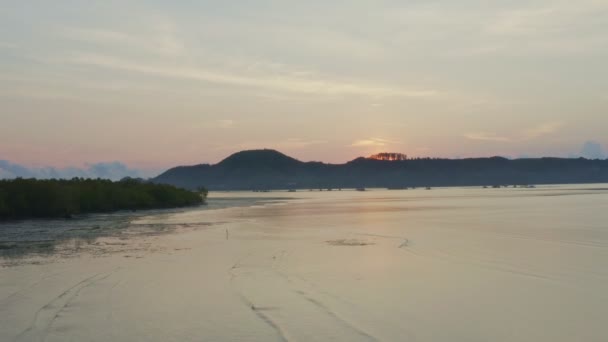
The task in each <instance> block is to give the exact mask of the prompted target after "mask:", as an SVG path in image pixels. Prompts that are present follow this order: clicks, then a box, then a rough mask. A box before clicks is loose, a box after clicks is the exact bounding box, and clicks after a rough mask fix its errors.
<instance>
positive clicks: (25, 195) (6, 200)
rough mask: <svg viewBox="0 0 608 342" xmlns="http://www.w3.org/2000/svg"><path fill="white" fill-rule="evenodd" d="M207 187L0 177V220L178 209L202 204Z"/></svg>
mask: <svg viewBox="0 0 608 342" xmlns="http://www.w3.org/2000/svg"><path fill="white" fill-rule="evenodd" d="M206 196H207V190H206V189H205V188H200V189H198V191H196V192H193V191H189V190H185V189H180V188H177V187H175V186H172V185H165V184H154V183H148V182H143V181H141V180H137V179H130V178H129V179H123V180H121V181H118V182H113V181H110V180H105V179H83V178H73V179H71V180H60V179H50V180H39V179H23V178H17V179H12V180H0V220H7V219H21V218H59V217H65V218H69V217H72V216H73V215H76V214H83V213H100V212H112V211H118V210H139V209H161V208H177V207H184V206H190V205H196V204H201V203H203V202H204V200H205V198H206Z"/></svg>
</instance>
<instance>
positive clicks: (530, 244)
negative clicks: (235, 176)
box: [0, 184, 608, 342]
mask: <svg viewBox="0 0 608 342" xmlns="http://www.w3.org/2000/svg"><path fill="white" fill-rule="evenodd" d="M255 195H256V196H257V197H261V198H262V199H263V198H266V199H267V200H268V202H269V203H264V201H260V200H259V199H258V200H256V202H255V203H251V202H247V201H248V199H247V198H249V197H251V196H252V194H251V193H225V194H214V196H217V198H222V199H223V200H228V199H230V200H232V201H237V202H239V201H240V203H248V204H247V205H243V206H239V207H230V206H224V208H223V209H217V210H208V209H202V208H198V209H189V210H185V211H180V212H173V213H162V214H159V213H153V214H152V215H144V216H140V217H136V218H133V219H130V220H128V223H126V228H125V229H127V230H129V229H135V228H136V227H143V226H146V227H160V226H162V227H173V228H172V229H171V230H170V231H169V232H168V233H165V234H133V235H132V236H128V237H123V238H117V237H116V236H113V235H111V234H110V235H107V236H103V237H100V238H99V239H96V240H95V241H94V242H92V243H85V244H83V245H81V246H79V248H78V249H73V250H72V253H69V254H68V255H66V256H65V257H64V258H61V259H56V257H55V256H53V255H49V256H48V257H46V259H47V260H50V261H49V262H46V263H45V262H41V263H40V264H32V263H26V262H23V263H21V262H17V263H15V262H13V263H12V264H11V265H8V266H11V267H5V268H2V269H0V317H7V319H5V320H1V321H0V340H2V341H4V340H6V341H11V340H20V341H29V340H32V341H33V340H48V341H65V340H96V341H107V340H114V341H129V340H137V339H139V340H149V341H168V340H176V341H183V340H213V341H240V340H252V341H272V340H278V341H281V340H282V341H286V340H287V341H290V340H302V341H308V340H317V341H326V340H334V341H335V340H339V341H358V340H365V341H369V340H374V341H375V340H380V341H397V340H398V341H467V342H469V341H551V342H554V341H606V340H608V330H607V329H608V328H606V317H608V294H606V289H607V288H608V267H606V265H608V224H607V223H606V222H608V185H601V184H600V185H562V186H546V187H539V188H535V189H513V188H503V189H480V188H449V189H433V190H430V191H428V190H424V189H417V190H395V191H388V190H372V191H366V192H356V191H341V192H340V191H333V192H318V191H317V192H308V191H301V192H297V193H269V194H259V195H258V194H255ZM283 196H284V197H290V199H283V200H281V199H279V198H280V197H283ZM212 201H213V197H211V199H210V203H212ZM39 257H40V256H39ZM44 258H45V257H44V256H43V259H44ZM36 260H38V261H40V258H38V259H36Z"/></svg>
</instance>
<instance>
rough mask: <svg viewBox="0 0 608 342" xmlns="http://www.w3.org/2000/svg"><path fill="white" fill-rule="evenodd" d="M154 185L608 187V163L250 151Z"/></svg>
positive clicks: (171, 174) (173, 172)
mask: <svg viewBox="0 0 608 342" xmlns="http://www.w3.org/2000/svg"><path fill="white" fill-rule="evenodd" d="M152 181H153V182H156V183H167V184H172V185H175V186H179V187H185V188H189V189H195V188H197V187H199V186H205V187H207V188H208V189H210V190H248V189H290V188H299V189H309V188H354V187H411V186H465V185H495V184H500V185H507V184H509V185H513V184H559V183H600V182H608V160H589V159H584V158H578V159H565V158H535V159H515V160H509V159H506V158H502V157H492V158H469V159H430V158H423V159H409V160H400V161H385V160H374V159H367V158H357V159H355V160H352V161H350V162H348V163H346V164H325V163H320V162H302V161H299V160H297V159H294V158H291V157H289V156H286V155H284V154H282V153H280V152H277V151H274V150H252V151H242V152H238V153H235V154H233V155H231V156H229V157H228V158H226V159H224V160H223V161H221V162H220V163H218V164H215V165H208V164H202V165H195V166H180V167H176V168H173V169H170V170H168V171H166V172H165V173H163V174H161V175H160V176H158V177H156V178H154V179H153V180H152Z"/></svg>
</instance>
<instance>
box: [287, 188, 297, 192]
mask: <svg viewBox="0 0 608 342" xmlns="http://www.w3.org/2000/svg"><path fill="white" fill-rule="evenodd" d="M287 192H296V189H289V190H287Z"/></svg>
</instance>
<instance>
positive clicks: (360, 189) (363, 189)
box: [355, 188, 365, 191]
mask: <svg viewBox="0 0 608 342" xmlns="http://www.w3.org/2000/svg"><path fill="white" fill-rule="evenodd" d="M355 190H357V191H365V188H357V189H355Z"/></svg>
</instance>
